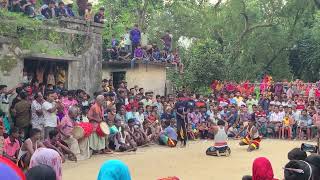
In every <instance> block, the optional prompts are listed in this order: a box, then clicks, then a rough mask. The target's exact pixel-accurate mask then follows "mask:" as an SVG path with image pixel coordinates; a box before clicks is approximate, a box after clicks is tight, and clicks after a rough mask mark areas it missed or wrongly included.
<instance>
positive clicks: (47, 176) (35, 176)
mask: <svg viewBox="0 0 320 180" xmlns="http://www.w3.org/2000/svg"><path fill="white" fill-rule="evenodd" d="M26 177H27V180H56V173H55V172H54V170H53V169H52V167H50V166H48V165H43V164H41V165H39V166H35V167H33V168H31V169H29V170H28V171H27V172H26Z"/></svg>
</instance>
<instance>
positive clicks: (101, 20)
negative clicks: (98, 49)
mask: <svg viewBox="0 0 320 180" xmlns="http://www.w3.org/2000/svg"><path fill="white" fill-rule="evenodd" d="M104 11H105V9H104V7H101V8H100V9H99V12H97V13H96V14H95V15H94V22H96V23H101V24H104V21H105V20H104Z"/></svg>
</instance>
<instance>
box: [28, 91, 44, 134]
mask: <svg viewBox="0 0 320 180" xmlns="http://www.w3.org/2000/svg"><path fill="white" fill-rule="evenodd" d="M34 99H35V100H33V101H32V104H31V124H32V128H37V129H40V130H41V136H42V137H41V138H44V116H43V109H42V104H43V103H44V99H43V96H42V94H41V92H38V93H37V94H35V95H34Z"/></svg>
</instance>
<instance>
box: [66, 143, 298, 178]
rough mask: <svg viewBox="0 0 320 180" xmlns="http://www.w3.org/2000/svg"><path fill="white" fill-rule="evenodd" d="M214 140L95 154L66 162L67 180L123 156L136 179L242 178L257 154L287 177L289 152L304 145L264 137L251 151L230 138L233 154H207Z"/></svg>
mask: <svg viewBox="0 0 320 180" xmlns="http://www.w3.org/2000/svg"><path fill="white" fill-rule="evenodd" d="M212 143H213V141H194V142H189V145H188V146H187V148H180V147H177V148H167V147H160V146H152V147H146V148H140V149H138V151H137V152H132V153H117V154H113V155H98V156H93V157H92V158H91V159H89V160H85V161H81V162H78V163H74V162H67V163H65V164H64V165H63V172H62V173H63V180H76V179H77V180H94V179H96V177H97V174H98V172H99V168H100V166H101V164H102V163H103V162H104V161H106V160H108V159H120V160H122V161H124V162H125V163H126V164H127V165H128V166H129V168H130V171H131V175H132V179H133V180H156V179H157V178H160V177H167V176H177V177H179V178H180V179H181V180H240V179H241V177H242V176H243V175H245V174H250V172H251V165H252V162H253V160H254V159H255V158H256V157H260V156H264V157H267V158H269V159H270V161H271V163H272V166H273V170H274V173H275V175H276V177H277V178H283V175H282V167H284V165H285V164H286V163H287V162H288V160H287V153H288V151H290V150H291V149H292V148H294V147H300V145H301V143H302V142H300V141H286V140H263V141H262V143H261V148H260V149H259V150H258V151H255V152H251V153H248V152H247V151H246V147H240V146H238V141H235V140H231V141H229V146H230V147H231V151H232V153H231V156H230V157H211V156H206V155H205V151H206V149H207V148H208V147H209V146H210V145H211V144H212Z"/></svg>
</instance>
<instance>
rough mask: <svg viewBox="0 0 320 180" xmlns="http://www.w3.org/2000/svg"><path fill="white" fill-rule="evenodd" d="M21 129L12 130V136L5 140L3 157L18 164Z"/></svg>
mask: <svg viewBox="0 0 320 180" xmlns="http://www.w3.org/2000/svg"><path fill="white" fill-rule="evenodd" d="M18 138H19V129H18V128H16V127H14V128H12V129H11V132H10V136H9V137H7V138H6V139H5V140H4V146H3V156H4V157H6V158H8V159H10V160H11V161H12V162H14V163H16V162H17V161H18V152H19V149H20V143H19V140H18Z"/></svg>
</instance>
